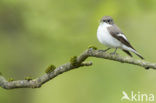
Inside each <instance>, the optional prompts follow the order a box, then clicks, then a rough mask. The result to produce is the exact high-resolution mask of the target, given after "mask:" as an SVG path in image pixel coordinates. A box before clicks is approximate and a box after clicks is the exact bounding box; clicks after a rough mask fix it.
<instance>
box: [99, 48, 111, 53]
mask: <svg viewBox="0 0 156 103" xmlns="http://www.w3.org/2000/svg"><path fill="white" fill-rule="evenodd" d="M109 49H111V48H107V49H106V50H99V51H100V52H106V51H108V50H109Z"/></svg>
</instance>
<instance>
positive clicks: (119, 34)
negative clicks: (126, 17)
mask: <svg viewBox="0 0 156 103" xmlns="http://www.w3.org/2000/svg"><path fill="white" fill-rule="evenodd" d="M118 36H121V37H123V38H124V39H125V40H127V38H126V36H125V35H123V34H118ZM127 41H128V40H127Z"/></svg>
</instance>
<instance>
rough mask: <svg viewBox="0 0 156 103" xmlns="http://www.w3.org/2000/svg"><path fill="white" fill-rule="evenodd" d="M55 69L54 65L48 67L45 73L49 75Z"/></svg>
mask: <svg viewBox="0 0 156 103" xmlns="http://www.w3.org/2000/svg"><path fill="white" fill-rule="evenodd" d="M55 69H56V67H55V65H50V66H49V67H48V68H47V69H46V70H45V73H51V72H53V71H54V70H55Z"/></svg>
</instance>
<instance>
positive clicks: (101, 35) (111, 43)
mask: <svg viewBox="0 0 156 103" xmlns="http://www.w3.org/2000/svg"><path fill="white" fill-rule="evenodd" d="M110 26H111V25H110V24H107V23H100V25H99V27H98V30H97V38H98V40H99V41H100V43H102V44H104V45H106V46H108V47H111V48H117V47H121V42H119V41H118V40H117V39H115V38H114V37H112V35H111V34H110V33H109V32H108V30H107V28H108V27H110Z"/></svg>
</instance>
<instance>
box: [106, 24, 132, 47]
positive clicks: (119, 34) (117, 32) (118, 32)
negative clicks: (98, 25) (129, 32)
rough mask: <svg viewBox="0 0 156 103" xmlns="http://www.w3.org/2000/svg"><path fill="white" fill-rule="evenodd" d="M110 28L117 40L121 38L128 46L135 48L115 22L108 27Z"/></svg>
mask: <svg viewBox="0 0 156 103" xmlns="http://www.w3.org/2000/svg"><path fill="white" fill-rule="evenodd" d="M108 30H109V32H110V34H111V35H112V36H113V37H114V38H116V39H117V40H119V41H120V42H121V43H123V44H124V45H126V46H128V47H130V48H132V49H134V48H133V47H132V45H131V44H130V43H129V41H128V40H127V38H126V37H125V36H124V33H122V32H121V30H120V29H119V28H118V27H117V26H116V25H115V24H113V25H112V26H110V27H108ZM134 50H135V49H134Z"/></svg>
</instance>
